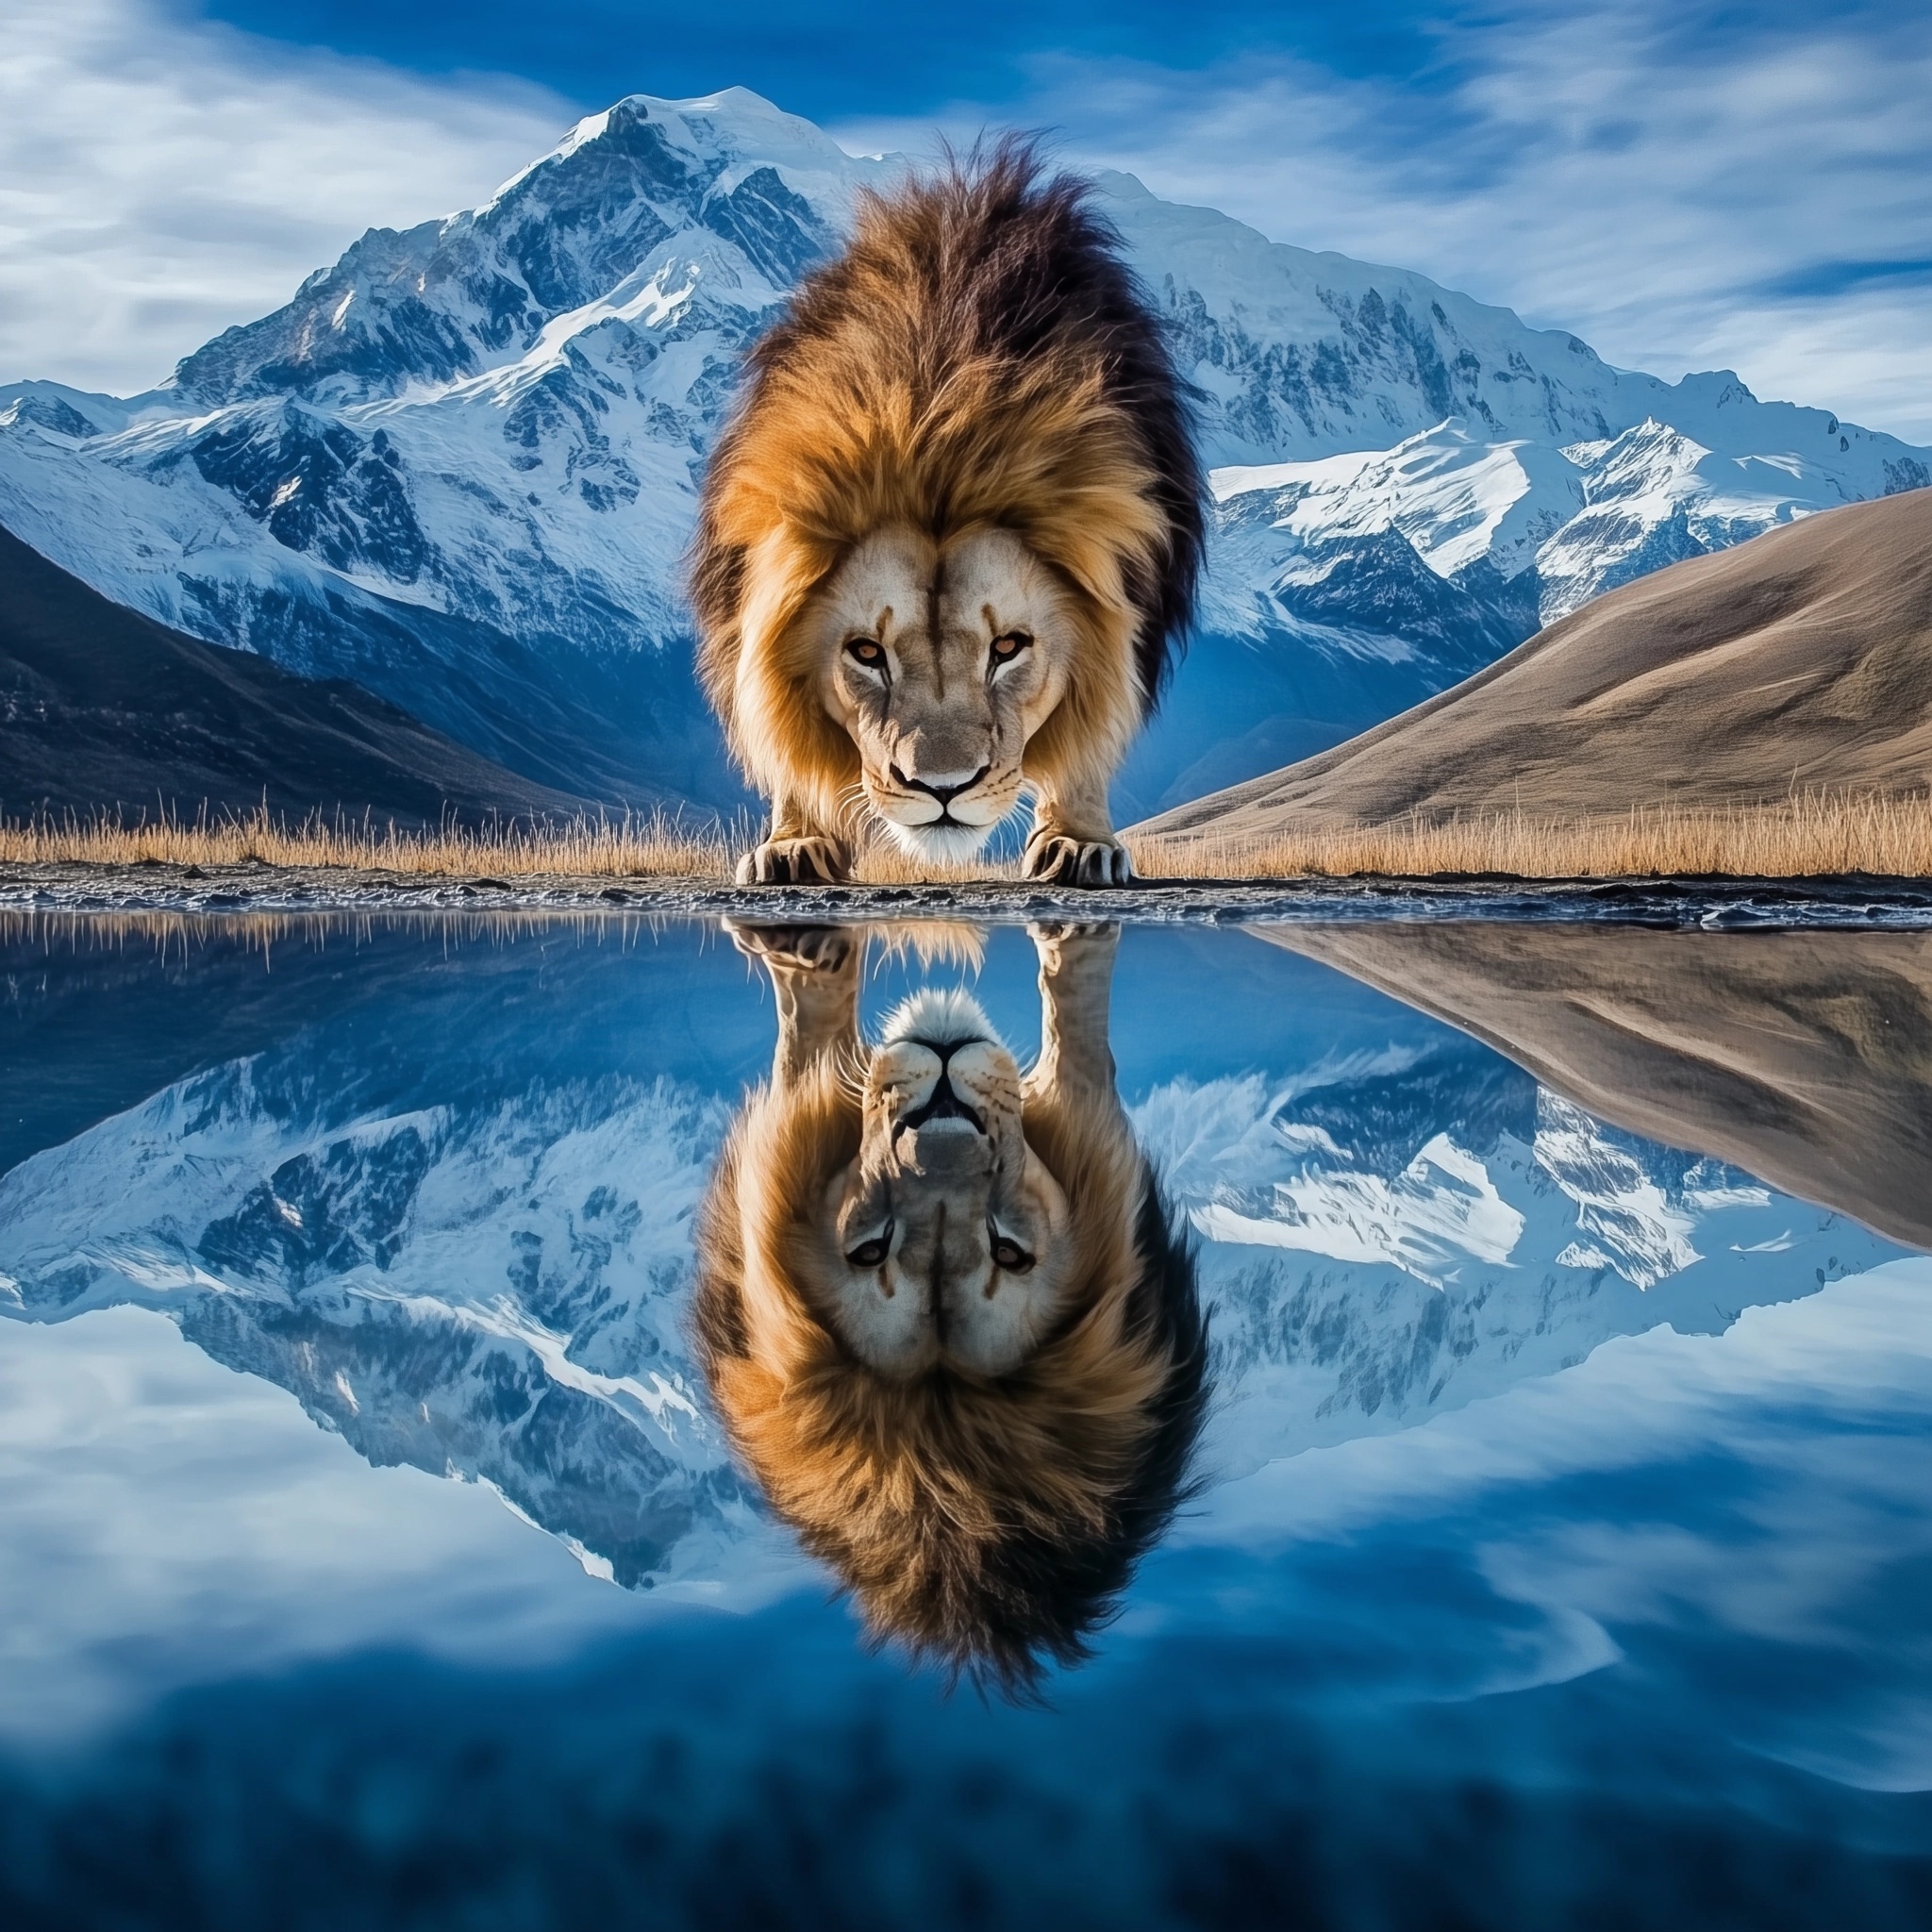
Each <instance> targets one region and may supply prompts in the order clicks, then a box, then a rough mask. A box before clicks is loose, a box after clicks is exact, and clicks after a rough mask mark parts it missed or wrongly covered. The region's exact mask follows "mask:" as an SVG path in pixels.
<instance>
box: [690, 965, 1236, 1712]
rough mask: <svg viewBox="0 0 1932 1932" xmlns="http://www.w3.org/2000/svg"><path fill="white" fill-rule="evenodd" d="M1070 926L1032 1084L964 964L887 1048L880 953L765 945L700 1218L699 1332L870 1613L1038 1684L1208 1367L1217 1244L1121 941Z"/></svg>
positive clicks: (777, 1486) (1180, 1459)
mask: <svg viewBox="0 0 1932 1932" xmlns="http://www.w3.org/2000/svg"><path fill="white" fill-rule="evenodd" d="M828 934H829V935H830V936H829V938H828V937H827V935H828ZM741 942H742V941H741ZM1066 946H1067V948H1068V949H1070V950H1071V951H1073V952H1077V953H1079V954H1080V958H1073V959H1071V960H1069V959H1068V958H1058V959H1057V961H1056V963H1055V965H1054V967H1053V969H1052V973H1051V975H1050V976H1051V977H1052V979H1053V983H1054V988H1055V991H1053V993H1052V995H1051V999H1050V1000H1047V1001H1046V1004H1047V1005H1050V1006H1051V1008H1052V1011H1051V1013H1050V1014H1049V1013H1047V1012H1045V1011H1043V1014H1042V1019H1043V1032H1047V1033H1049V1034H1050V1038H1049V1040H1048V1041H1047V1044H1045V1045H1043V1047H1042V1052H1041V1063H1040V1065H1039V1066H1038V1067H1037V1068H1036V1069H1035V1070H1034V1072H1033V1074H1029V1075H1028V1076H1027V1077H1026V1079H1025V1080H1024V1081H1023V1080H1022V1078H1021V1074H1020V1071H1019V1068H1018V1066H1017V1065H1016V1064H1015V1061H1014V1058H1013V1055H1012V1053H1011V1052H1010V1051H1009V1050H1008V1047H1007V1046H1006V1045H1005V1044H1004V1042H1003V1041H1001V1040H1000V1039H999V1038H998V1036H997V1035H996V1034H995V1033H994V1032H993V1030H992V1028H991V1024H989V1022H988V1020H987V1017H986V1015H985V1013H984V1012H983V1011H982V1010H981V1009H980V1008H979V1006H978V1005H977V1004H976V1003H975V1002H974V1000H973V999H971V998H970V997H969V996H968V995H966V994H965V993H963V992H925V993H921V994H918V995H916V996H915V997H914V998H912V999H910V1000H908V1002H907V1003H906V1005H905V1006H904V1007H902V1008H900V1009H899V1011H898V1012H897V1013H895V1014H894V1015H893V1016H892V1018H891V1020H890V1021H889V1022H888V1023H887V1024H886V1027H885V1029H884V1033H883V1036H882V1037H881V1038H880V1040H879V1041H877V1043H876V1044H875V1045H872V1046H867V1045H866V1044H864V1042H863V1041H862V1040H861V1038H860V1036H859V1034H858V988H859V985H860V982H861V974H862V966H863V954H862V952H860V951H859V950H858V949H856V948H854V947H852V946H851V945H850V944H849V942H847V941H843V940H842V939H841V937H840V936H839V935H838V934H837V933H836V932H835V931H832V929H824V930H823V931H822V930H819V929H812V930H811V931H808V932H807V933H805V934H803V935H799V936H795V937H789V938H774V937H771V936H763V937H761V938H759V939H758V941H757V943H756V944H755V946H748V947H747V948H746V950H755V951H757V952H759V953H761V954H762V955H763V956H764V958H765V959H766V963H767V965H768V967H770V968H771V969H772V973H773V983H774V989H775V990H776V991H777V994H778V1004H779V1048H778V1053H777V1056H776V1058H775V1060H774V1069H773V1075H772V1078H771V1080H770V1081H769V1082H768V1083H766V1084H765V1085H764V1086H762V1087H759V1088H758V1089H755V1090H754V1091H752V1092H751V1093H750V1094H748V1095H747V1096H746V1100H745V1103H744V1106H743V1108H742V1109H741V1112H740V1114H739V1117H738V1119H737V1121H736V1122H735V1123H734V1124H733V1126H732V1129H731V1132H730V1134H729V1135H728V1136H727V1137H726V1140H725V1143H724V1149H723V1151H722V1153H721V1155H720V1157H719V1161H718V1167H717V1170H716V1172H715V1174H713V1176H712V1180H711V1184H710V1187H709V1188H708V1191H707V1193H706V1198H705V1202H704V1205H703V1207H702V1209H701V1210H700V1213H699V1216H698V1221H697V1228H696V1235H697V1292H696V1296H695V1299H694V1302H693V1307H692V1325H693V1330H694V1341H695V1342H696V1346H697V1352H698V1358H699V1361H700V1362H701V1363H702V1365H703V1368H704V1374H705V1378H706V1382H707V1384H708V1388H709V1390H710V1393H711V1396H712V1399H713V1401H714V1402H715V1403H716V1405H717V1413H718V1416H719V1418H720V1420H721V1421H722V1422H723V1424H724V1428H725V1430H726V1432H727V1434H728V1436H729V1438H730V1441H731V1443H732V1447H733V1449H734V1451H735V1453H736V1454H737V1456H738V1457H739V1459H740V1461H741V1464H742V1466H744V1467H745V1468H746V1469H747V1470H748V1471H749V1472H750V1473H751V1474H753V1476H754V1477H755V1478H756V1480H757V1482H758V1486H759V1488H760V1490H761V1491H763V1493H764V1495H765V1497H766V1499H767V1500H768V1502H769V1503H770V1504H771V1506H772V1507H773V1509H774V1511H775V1513H776V1514H777V1515H778V1516H779V1517H780V1518H781V1519H782V1520H783V1521H785V1522H786V1523H788V1524H791V1526H792V1527H793V1528H794V1529H795V1530H796V1531H797V1533H798V1535H799V1537H800V1539H801V1541H803V1542H804V1544H805V1546H806V1548H808V1550H810V1551H811V1552H813V1553H814V1554H815V1555H817V1556H819V1557H823V1558H824V1560H825V1561H826V1562H828V1563H829V1564H830V1565H831V1566H832V1567H833V1569H834V1570H835V1571H836V1572H837V1573H838V1574H839V1576H840V1578H841V1581H842V1582H843V1583H844V1584H845V1585H846V1587H848V1588H849V1589H850V1590H851V1591H852V1592H853V1594H854V1596H855V1598H856V1600H857V1601H858V1604H859V1606H860V1607H861V1608H862V1610H863V1612H864V1615H865V1619H866V1622H867V1624H868V1625H869V1626H870V1627H871V1629H872V1630H873V1632H874V1635H876V1636H879V1637H885V1636H891V1637H894V1638H897V1639H899V1640H900V1641H904V1642H905V1643H906V1644H907V1645H908V1647H909V1648H910V1649H911V1650H912V1651H913V1653H914V1654H915V1655H923V1656H930V1657H936V1658H938V1659H940V1660H941V1662H942V1663H943V1664H944V1665H945V1666H946V1667H947V1668H948V1669H951V1670H956V1671H957V1670H962V1669H963V1670H966V1671H970V1672H972V1673H973V1674H974V1675H975V1676H978V1677H980V1678H981V1680H982V1681H985V1682H990V1683H992V1684H997V1685H1000V1686H1002V1687H1004V1688H1006V1689H1008V1691H1014V1692H1015V1693H1016V1694H1017V1693H1019V1692H1022V1691H1024V1690H1025V1688H1026V1687H1027V1686H1029V1685H1031V1684H1032V1683H1033V1682H1034V1681H1035V1680H1036V1679H1037V1677H1038V1674H1039V1673H1040V1671H1041V1668H1042V1667H1043V1663H1042V1659H1043V1658H1047V1657H1052V1658H1056V1659H1058V1660H1059V1661H1061V1662H1063V1663H1071V1662H1074V1661H1076V1660H1077V1659H1078V1658H1080V1657H1083V1656H1085V1655H1086V1654H1087V1637H1088V1633H1090V1632H1091V1630H1092V1629H1094V1628H1095V1627H1097V1626H1098V1625H1099V1624H1101V1623H1103V1622H1105V1620H1106V1618H1107V1616H1108V1613H1109V1608H1110V1606H1111V1604H1112V1603H1113V1602H1114V1600H1115V1598H1116V1597H1117V1595H1118V1592H1119V1591H1120V1590H1121V1589H1122V1588H1123V1587H1124V1584H1125V1582H1126V1579H1127V1576H1128V1575H1129V1574H1131V1571H1132V1567H1133V1565H1134V1563H1135V1562H1136V1561H1137V1560H1138V1558H1139V1556H1140V1554H1141V1552H1142V1551H1143V1550H1144V1549H1145V1548H1146V1547H1147V1546H1148V1544H1149V1542H1151V1541H1152V1540H1153V1539H1154V1538H1155V1537H1157V1536H1158V1534H1159V1533H1160V1531H1161V1528H1162V1526H1163V1525H1164V1524H1166V1522H1167V1520H1168V1518H1169V1516H1170V1514H1171V1513H1172V1511H1173V1508H1174V1504H1175V1502H1176V1501H1177V1499H1178V1497H1179V1496H1180V1494H1181V1493H1182V1489H1183V1484H1184V1480H1185V1473H1186V1467H1187V1462H1188V1458H1189V1456H1190V1453H1191V1446H1192V1443H1193V1441H1194V1438H1195V1435H1196V1433H1197V1431H1198V1429H1199V1427H1200V1422H1201V1417H1202V1413H1203V1407H1204V1405H1205V1402H1206V1394H1207V1384H1206V1358H1207V1347H1206V1333H1205V1328H1204V1324H1203V1322H1202V1317H1201V1313H1200V1307H1199V1302H1198V1298H1197V1295H1196V1291H1195V1284H1194V1267H1193V1259H1192V1255H1191V1249H1190V1246H1189V1243H1188V1241H1187V1240H1186V1238H1185V1236H1184V1235H1183V1234H1181V1233H1180V1232H1179V1231H1177V1230H1176V1228H1175V1227H1174V1223H1173V1221H1172V1219H1171V1216H1170V1213H1169V1210H1168V1208H1167V1205H1166V1203H1165V1201H1164V1200H1163V1199H1162V1197H1161V1193H1160V1190H1159V1188H1158V1184H1157V1182H1156V1179H1155V1176H1154V1174H1153V1171H1152V1169H1151V1168H1150V1167H1149V1165H1148V1163H1147V1161H1146V1159H1145V1157H1144V1156H1143V1155H1142V1154H1141V1150H1140V1149H1139V1147H1138V1146H1137V1145H1136V1143H1135V1141H1134V1138H1133V1132H1132V1129H1131V1127H1130V1125H1129V1124H1128V1122H1127V1118H1126V1115H1125V1113H1124V1110H1123V1109H1122V1108H1121V1105H1120V1101H1119V1097H1118V1095H1117V1094H1116V1093H1115V1092H1114V1091H1113V1088H1112V1083H1111V1074H1112V1061H1111V1057H1110V1055H1109V1054H1108V1049H1107V1046H1106V1041H1105V1031H1104V1018H1103V1024H1101V1026H1100V1027H1099V1028H1098V1029H1096V1027H1095V1024H1094V1019H1095V1015H1096V1008H1095V1007H1094V1005H1093V1002H1095V1001H1102V1000H1104V999H1105V997H1106V982H1105V977H1104V973H1105V970H1107V968H1108V964H1109V962H1110V960H1111V958H1112V953H1111V947H1110V945H1108V944H1107V943H1106V942H1105V941H1103V940H1101V939H1100V938H1097V937H1095V936H1093V935H1091V934H1090V935H1086V936H1085V937H1076V938H1074V939H1071V940H1069V941H1067V942H1066ZM1083 959H1084V970H1081V967H1082V960H1083ZM1062 969H1065V970H1062ZM1096 969H1099V970H1098V971H1096ZM1042 971H1043V980H1042V986H1043V988H1044V986H1045V983H1046V980H1045V976H1046V975H1047V969H1046V968H1044V967H1043V969H1042ZM1043 1000H1045V995H1044V993H1043ZM1098 1010H1099V1012H1100V1013H1101V1014H1102V1015H1104V1008H1100V1009H1098ZM1049 1022H1050V1024H1047V1023H1049ZM1096 1075H1098V1077H1096Z"/></svg>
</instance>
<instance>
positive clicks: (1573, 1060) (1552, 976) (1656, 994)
mask: <svg viewBox="0 0 1932 1932" xmlns="http://www.w3.org/2000/svg"><path fill="white" fill-rule="evenodd" d="M1257 937H1259V938H1261V939H1264V940H1266V941H1269V943H1271V944H1273V945H1277V946H1283V947H1286V948H1289V949H1290V950H1291V951H1293V952H1296V953H1300V954H1302V955H1304V956H1306V957H1307V958H1313V959H1319V960H1321V961H1322V962H1323V963H1324V964H1325V965H1329V966H1334V967H1338V968H1340V969H1341V971H1343V972H1345V973H1349V974H1353V975H1354V976H1355V977H1356V978H1357V979H1360V980H1363V981H1365V982H1366V983H1367V984H1369V985H1371V986H1374V987H1376V988H1378V989H1379V990H1381V991H1384V992H1389V993H1392V994H1394V995H1395V997H1396V998H1398V999H1401V1000H1405V1001H1407V1003H1408V1004H1409V1005H1410V1006H1413V1007H1416V1008H1420V1009H1421V1010H1422V1011H1424V1012H1425V1013H1429V1014H1432V1015H1433V1016H1434V1017H1436V1018H1437V1019H1441V1020H1446V1021H1448V1022H1449V1023H1450V1024H1452V1025H1456V1026H1458V1027H1460V1028H1462V1029H1463V1031H1465V1032H1467V1033H1470V1034H1473V1035H1474V1037H1475V1038H1476V1039H1478V1040H1480V1041H1483V1042H1484V1043H1485V1044H1486V1045H1489V1046H1491V1047H1494V1048H1495V1049H1496V1050H1497V1051H1498V1052H1501V1053H1504V1054H1507V1056H1508V1057H1509V1058H1511V1059H1512V1060H1514V1061H1515V1062H1516V1063H1517V1064H1518V1065H1519V1066H1522V1067H1524V1068H1525V1069H1526V1070H1527V1071H1528V1072H1529V1073H1530V1074H1533V1075H1534V1076H1535V1077H1536V1079H1537V1080H1538V1081H1539V1082H1540V1083H1541V1084H1542V1085H1543V1086H1544V1087H1546V1088H1548V1089H1551V1090H1553V1091H1555V1092H1557V1093H1560V1094H1563V1095H1566V1096H1568V1097H1569V1098H1570V1099H1571V1100H1573V1101H1574V1102H1576V1103H1577V1104H1578V1105H1579V1106H1581V1107H1584V1108H1588V1109H1589V1110H1590V1111H1591V1113H1592V1114H1595V1115H1598V1116H1600V1117H1601V1118H1603V1119H1605V1120H1607V1121H1612V1122H1615V1123H1617V1124H1619V1125H1621V1126H1624V1127H1625V1128H1628V1129H1629V1130H1630V1131H1632V1132H1634V1133H1638V1134H1641V1135H1644V1136H1646V1137H1648V1138H1649V1139H1651V1140H1654V1141H1662V1142H1664V1143H1665V1144H1666V1145H1670V1146H1676V1147H1689V1148H1694V1149H1695V1150H1696V1151H1698V1152H1699V1153H1702V1154H1707V1155H1714V1156H1716V1157H1717V1158H1720V1159H1723V1160H1725V1161H1728V1162H1732V1163H1735V1164H1736V1165H1737V1166H1739V1167H1741V1168H1744V1169H1745V1170H1747V1171H1748V1172H1749V1173H1751V1174H1756V1175H1757V1176H1758V1177H1759V1178H1760V1179H1762V1180H1766V1181H1769V1182H1771V1183H1772V1184H1773V1185H1774V1186H1775V1187H1777V1188H1780V1189H1783V1190H1784V1191H1787V1192H1789V1193H1792V1194H1795V1195H1797V1196H1799V1197H1800V1198H1801V1199H1804V1200H1809V1201H1815V1202H1818V1203H1820V1204H1821V1205H1824V1206H1826V1207H1830V1208H1838V1209H1840V1211H1841V1212H1843V1213H1846V1214H1849V1215H1852V1216H1853V1217H1854V1218H1855V1219H1857V1220H1858V1221H1861V1222H1863V1223H1864V1224H1865V1225H1866V1226H1868V1227H1871V1228H1874V1229H1876V1230H1877V1231H1878V1232H1879V1233H1881V1234H1884V1235H1886V1236H1889V1237H1890V1239H1891V1240H1893V1241H1902V1242H1904V1243H1906V1244H1907V1245H1908V1246H1911V1247H1917V1248H1926V1249H1932V936H1928V935H1926V934H1924V933H1899V932H1883V933H1880V932H1863V933H1856V932H1833V933H1806V932H1779V933H1704V932H1696V933H1690V932H1661V931H1652V930H1646V929H1643V928H1641V927H1630V926H1603V925H1591V926H1555V925H1503V924H1461V925H1451V924H1429V925H1424V924H1374V925H1370V924H1357V925H1353V926H1347V927H1343V926H1329V927H1319V926H1296V927H1287V926H1281V927H1271V928H1257Z"/></svg>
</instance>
